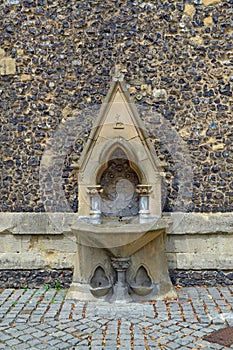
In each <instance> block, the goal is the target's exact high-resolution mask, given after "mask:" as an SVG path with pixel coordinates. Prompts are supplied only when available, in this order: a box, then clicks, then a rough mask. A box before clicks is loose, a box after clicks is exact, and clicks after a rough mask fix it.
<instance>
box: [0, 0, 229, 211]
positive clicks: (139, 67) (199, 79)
mask: <svg viewBox="0 0 233 350" xmlns="http://www.w3.org/2000/svg"><path fill="white" fill-rule="evenodd" d="M231 7H232V4H231V2H230V1H220V0H203V1H191V2H185V3H181V2H179V1H174V2H161V1H155V2H153V4H149V3H148V4H146V3H141V2H140V1H139V2H138V3H137V2H131V3H129V4H128V5H127V6H124V4H123V3H122V2H121V1H120V2H119V3H117V4H116V3H113V2H111V1H107V2H106V3H101V4H100V3H98V4H97V3H88V2H87V1H82V2H69V5H68V4H67V2H66V1H65V0H61V1H59V3H57V2H52V1H47V2H44V1H38V2H35V1H23V2H22V1H18V0H8V1H4V2H1V4H0V13H1V14H2V23H1V33H2V36H1V49H0V60H1V68H0V75H1V78H2V79H1V88H0V93H1V102H0V115H1V120H0V127H1V142H2V143H1V155H2V160H1V164H0V166H1V169H2V180H1V181H2V188H3V189H2V191H1V196H0V210H1V211H4V212H7V211H14V212H20V211H23V212H44V211H46V210H47V208H48V207H49V208H50V203H49V202H50V201H51V197H53V198H52V199H54V197H55V199H56V202H57V203H59V205H57V206H56V208H55V209H56V210H55V211H58V210H59V211H77V209H78V199H77V198H78V196H77V178H76V177H75V174H74V170H73V168H72V167H71V166H70V165H71V164H72V161H73V157H80V155H81V153H82V149H83V146H84V144H85V142H86V140H87V137H88V135H89V133H90V130H91V127H92V122H93V119H95V118H96V115H97V114H96V110H95V112H93V109H92V106H93V104H94V105H95V106H96V109H97V110H98V108H99V105H100V103H101V101H102V100H103V97H104V95H105V94H106V92H107V90H108V88H109V84H110V80H111V73H112V70H113V68H114V66H115V63H116V62H117V63H118V64H119V65H120V66H121V71H122V72H124V73H126V76H125V78H126V81H127V84H128V85H129V90H130V91H131V94H132V98H133V99H135V101H136V102H137V103H138V104H140V107H141V117H142V118H143V119H144V122H145V125H146V128H147V130H148V131H149V136H150V139H151V141H152V142H153V144H154V148H155V152H156V154H157V155H158V156H159V157H160V158H161V161H163V162H164V164H167V165H166V166H165V180H164V182H165V188H166V195H165V200H164V208H163V209H164V211H173V210H174V209H175V210H176V198H177V196H178V193H179V189H180V188H181V187H182V186H183V184H184V183H185V181H184V178H182V176H181V175H182V174H180V169H181V168H182V167H181V166H180V164H182V163H183V164H184V163H186V160H185V159H184V156H187V154H188V156H189V157H190V159H191V160H192V163H193V170H192V176H191V177H189V180H188V181H189V182H191V183H192V185H193V190H192V191H191V192H192V193H190V198H189V199H188V200H187V202H188V203H185V205H183V207H185V210H187V211H189V212H208V213H210V212H223V213H225V212H231V211H232V209H233V202H232V196H231V194H230V193H231V189H230V183H231V176H230V175H231V170H232V169H230V170H229V166H230V165H231V164H232V146H231V145H232V115H231V108H230V102H231V99H232V79H233V78H232V72H231V69H230V68H231V64H232V62H231V54H232V47H231V41H232V38H231V30H230V25H231V22H230V21H231V14H232V13H231V11H232V9H231ZM116 8H117V11H116ZM194 38H195V39H194ZM16 73H17V74H16ZM158 90H159V91H161V90H165V91H166V96H165V95H164V97H163V98H162V99H161V98H157V97H156V96H157V95H156V96H154V95H153V91H158ZM86 107H91V109H92V113H89V112H88V111H87V110H85V108H86ZM84 110H85V111H84ZM158 114H159V115H161V116H163V117H164V118H165V119H166V121H168V123H169V126H170V129H171V130H172V129H173V130H175V131H176V132H177V133H178V134H179V135H180V137H181V140H184V141H185V144H186V146H187V148H186V151H185V152H184V150H183V149H182V150H180V151H178V147H175V146H176V145H177V144H178V143H179V142H177V140H176V142H175V146H174V147H173V138H172V137H170V134H168V133H167V132H165V130H164V123H158V117H157V115H158ZM71 115H74V116H75V118H76V121H77V123H76V124H75V126H74V125H72V126H71V123H70V124H69V123H68V124H66V121H67V120H69V119H70V117H71ZM61 125H65V127H64V135H62V137H61V136H60V137H58V138H57V139H56V138H55V135H56V132H57V130H58V128H59V127H61ZM72 128H74V129H75V131H76V132H75V135H76V136H75V137H74V139H72V140H70V139H69V137H68V136H69V133H70V130H71V129H72ZM212 138H213V139H215V141H214V142H212V141H211V139H212ZM215 142H216V143H215ZM48 143H50V145H53V146H54V147H53V148H54V149H55V148H56V149H58V150H59V151H61V157H60V158H61V159H60V161H61V163H60V165H59V164H58V162H57V160H56V162H55V163H52V164H51V168H50V169H49V171H48V174H46V176H47V177H48V178H49V177H51V178H52V179H54V182H52V181H50V183H49V182H48V188H46V189H45V191H44V192H43V191H42V192H41V191H40V180H41V179H40V176H39V171H40V170H41V169H40V165H41V163H40V162H41V157H42V155H43V154H44V151H45V149H48V148H49V146H48ZM54 144H55V145H54ZM65 144H66V147H65V146H64V145H65ZM170 144H171V147H169V145H170ZM220 144H221V149H218V145H220ZM63 151H64V152H63ZM186 158H187V157H186ZM178 159H180V160H179V161H178ZM216 163H217V165H218V166H219V167H220V170H219V171H218V172H212V170H211V169H213V167H215V165H216ZM183 168H185V166H183ZM206 169H210V170H209V171H208V173H207V170H206ZM40 173H41V172H40ZM223 177H224V179H223ZM223 180H224V181H223ZM174 183H175V184H176V185H174ZM58 184H60V185H61V188H62V192H63V200H61V196H60V193H59V191H58V188H57V187H58ZM213 189H218V190H217V191H218V192H219V191H220V192H221V193H222V194H223V197H222V198H217V197H216V196H215V194H214V193H213V192H214V191H213ZM51 193H53V196H52V194H51ZM64 202H65V203H64ZM179 205H180V204H179Z"/></svg>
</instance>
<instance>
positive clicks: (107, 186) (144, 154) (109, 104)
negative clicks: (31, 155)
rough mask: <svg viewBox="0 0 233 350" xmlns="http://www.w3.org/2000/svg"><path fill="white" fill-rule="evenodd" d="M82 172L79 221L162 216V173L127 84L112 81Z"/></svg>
mask: <svg viewBox="0 0 233 350" xmlns="http://www.w3.org/2000/svg"><path fill="white" fill-rule="evenodd" d="M78 169H79V170H78V184H79V209H78V215H79V217H80V218H86V219H88V220H90V222H92V223H94V224H101V222H102V221H101V220H102V219H103V218H104V219H106V218H111V219H114V218H115V219H118V220H119V221H120V220H124V219H130V218H133V219H134V220H135V219H136V218H138V219H139V222H140V223H145V222H148V221H153V220H154V219H155V218H158V217H160V216H161V173H162V169H161V166H160V164H159V161H158V159H157V158H156V157H155V155H154V150H153V147H152V145H151V144H150V141H149V139H148V135H147V132H146V130H145V127H144V125H143V123H142V120H141V119H140V117H139V115H138V112H137V110H136V107H135V105H134V104H133V103H132V101H131V100H130V96H129V93H128V91H127V89H126V84H125V82H124V80H122V79H120V80H118V79H116V78H115V79H113V82H112V85H111V88H110V90H109V92H108V95H107V97H106V99H105V102H104V103H103V105H102V108H101V110H100V114H99V117H98V118H97V121H96V123H95V125H94V127H93V130H92V132H91V135H90V137H89V139H88V142H87V144H86V147H85V148H84V150H83V152H82V156H81V158H80V160H79V163H78ZM100 189H101V190H100ZM94 190H95V194H94V192H93V191H94Z"/></svg>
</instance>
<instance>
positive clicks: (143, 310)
mask: <svg viewBox="0 0 233 350" xmlns="http://www.w3.org/2000/svg"><path fill="white" fill-rule="evenodd" d="M177 293H178V298H177V299H166V300H160V301H154V302H146V303H138V304H123V303H118V304H108V303H104V302H98V303H94V302H88V303H85V302H77V301H76V302H75V301H68V300H65V294H66V291H65V290H60V291H57V290H55V289H47V290H46V289H44V288H43V289H37V290H35V289H29V290H23V289H21V290H14V289H6V290H0V349H17V350H20V349H35V350H36V349H46V350H48V349H81V350H86V349H92V350H102V349H103V350H115V349H127V350H143V349H145V350H147V349H169V350H172V349H186V350H187V349H193V350H194V349H201V350H205V349H233V346H231V348H227V347H223V346H220V345H218V344H213V343H209V342H207V341H204V340H203V337H204V336H205V335H206V334H209V333H211V332H213V331H215V330H218V329H221V328H224V327H226V326H233V286H228V287H209V288H203V287H189V288H179V289H178V290H177Z"/></svg>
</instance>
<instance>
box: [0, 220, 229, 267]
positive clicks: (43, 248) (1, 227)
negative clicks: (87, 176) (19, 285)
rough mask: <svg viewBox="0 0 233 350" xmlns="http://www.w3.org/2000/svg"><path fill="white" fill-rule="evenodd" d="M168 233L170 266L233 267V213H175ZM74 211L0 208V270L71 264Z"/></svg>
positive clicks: (73, 240) (70, 265) (74, 244)
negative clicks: (4, 209)
mask: <svg viewBox="0 0 233 350" xmlns="http://www.w3.org/2000/svg"><path fill="white" fill-rule="evenodd" d="M171 218H172V221H173V224H172V226H171V227H170V230H169V232H168V235H167V245H166V251H167V257H168V263H169V268H170V269H171V270H180V271H184V270H186V271H190V270H192V271H196V270H197V271H198V270H215V271H216V270H221V271H231V270H233V268H232V240H233V226H232V225H233V224H232V223H233V215H232V214H217V213H216V214H200V213H195V214H191V213H190V214H187V213H186V214H182V213H179V214H172V215H171ZM76 220H77V214H74V213H68V214H67V213H65V214H62V213H60V214H59V213H57V214H53V213H49V214H44V213H1V214H0V270H29V269H49V270H53V269H58V270H59V269H73V267H74V261H75V260H74V258H75V252H76V239H75V237H74V234H73V233H72V231H71V226H72V225H73V224H74V223H75V222H76Z"/></svg>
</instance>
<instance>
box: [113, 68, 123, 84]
mask: <svg viewBox="0 0 233 350" xmlns="http://www.w3.org/2000/svg"><path fill="white" fill-rule="evenodd" d="M112 80H113V81H123V80H124V74H123V73H122V72H121V67H120V65H116V66H115V71H114V73H113V77H112Z"/></svg>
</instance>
